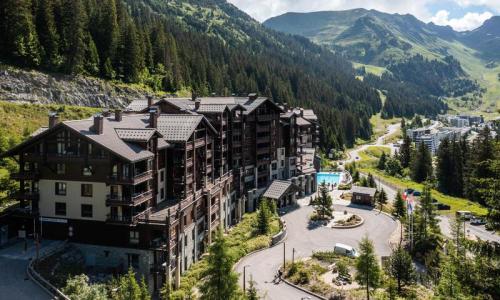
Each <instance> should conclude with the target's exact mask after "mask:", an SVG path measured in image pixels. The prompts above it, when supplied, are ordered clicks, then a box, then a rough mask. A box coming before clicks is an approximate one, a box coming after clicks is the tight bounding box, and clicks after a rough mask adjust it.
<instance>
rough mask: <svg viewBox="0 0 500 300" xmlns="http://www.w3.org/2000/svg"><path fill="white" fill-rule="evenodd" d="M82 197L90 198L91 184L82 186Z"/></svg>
mask: <svg viewBox="0 0 500 300" xmlns="http://www.w3.org/2000/svg"><path fill="white" fill-rule="evenodd" d="M82 197H92V185H91V184H82Z"/></svg>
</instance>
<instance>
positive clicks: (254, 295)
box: [246, 276, 259, 300]
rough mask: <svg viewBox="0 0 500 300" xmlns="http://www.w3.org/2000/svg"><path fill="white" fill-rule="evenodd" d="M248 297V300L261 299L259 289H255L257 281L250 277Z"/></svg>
mask: <svg viewBox="0 0 500 300" xmlns="http://www.w3.org/2000/svg"><path fill="white" fill-rule="evenodd" d="M246 296H247V298H246V300H258V299H259V293H258V291H257V288H256V287H255V280H253V278H252V277H251V276H250V281H249V282H248V290H247V294H246Z"/></svg>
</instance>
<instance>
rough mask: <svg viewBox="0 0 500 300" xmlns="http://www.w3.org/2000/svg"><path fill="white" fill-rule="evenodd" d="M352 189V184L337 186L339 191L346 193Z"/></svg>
mask: <svg viewBox="0 0 500 300" xmlns="http://www.w3.org/2000/svg"><path fill="white" fill-rule="evenodd" d="M351 188H352V184H350V183H349V184H339V187H338V189H339V190H341V191H348V190H350V189H351Z"/></svg>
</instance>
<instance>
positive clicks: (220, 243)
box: [200, 229, 238, 300]
mask: <svg viewBox="0 0 500 300" xmlns="http://www.w3.org/2000/svg"><path fill="white" fill-rule="evenodd" d="M207 263H208V266H207V270H206V273H205V274H207V278H206V279H205V280H204V281H203V283H202V285H201V287H200V291H201V293H202V295H203V297H202V298H203V299H207V300H219V299H228V300H232V299H236V298H237V296H238V275H237V274H235V273H234V271H233V263H234V260H233V258H232V257H231V256H230V255H229V248H228V245H227V242H226V238H225V237H224V236H223V235H222V230H221V229H219V230H218V231H217V233H216V234H215V239H214V243H213V244H212V245H211V246H210V250H209V255H208V257H207Z"/></svg>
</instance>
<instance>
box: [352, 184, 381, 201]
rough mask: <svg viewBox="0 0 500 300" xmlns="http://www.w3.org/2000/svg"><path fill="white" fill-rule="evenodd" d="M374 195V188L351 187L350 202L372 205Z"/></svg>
mask: <svg viewBox="0 0 500 300" xmlns="http://www.w3.org/2000/svg"><path fill="white" fill-rule="evenodd" d="M375 193H377V190H376V189H375V188H370V187H363V186H353V187H352V199H351V202H352V203H354V204H362V205H373V204H374V202H375Z"/></svg>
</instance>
